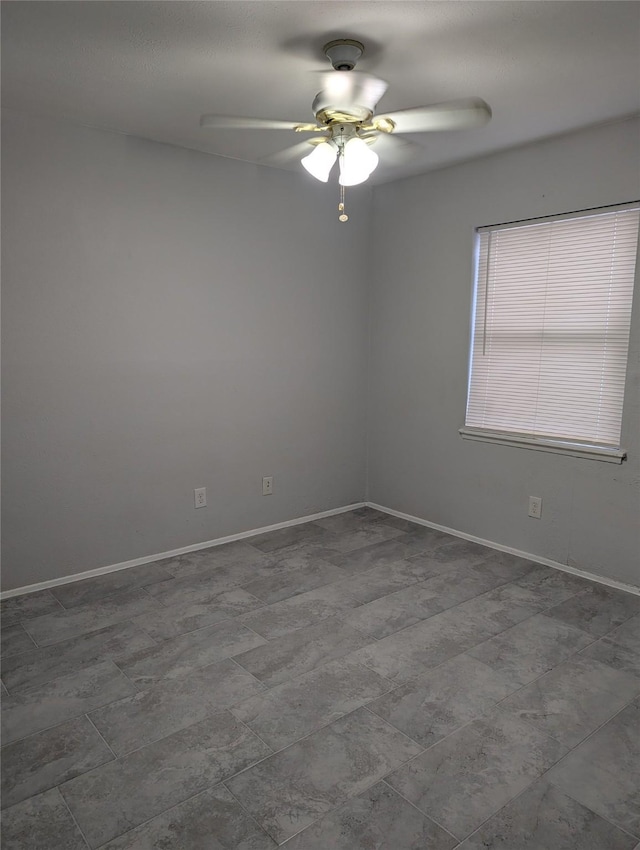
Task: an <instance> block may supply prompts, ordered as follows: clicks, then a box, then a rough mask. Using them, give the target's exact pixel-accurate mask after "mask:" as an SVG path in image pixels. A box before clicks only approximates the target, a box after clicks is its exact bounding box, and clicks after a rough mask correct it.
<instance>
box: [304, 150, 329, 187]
mask: <svg viewBox="0 0 640 850" xmlns="http://www.w3.org/2000/svg"><path fill="white" fill-rule="evenodd" d="M337 155H338V151H337V148H336V147H335V145H333V144H331V143H330V142H321V143H320V144H319V145H316V146H315V148H314V149H313V150H312V151H311V153H310V154H309V155H308V156H305V157H304V158H303V159H302V160H301V162H302V164H303V166H304V167H305V168H306V169H307V171H308V172H309V174H311V175H313V176H314V177H315V178H316V180H321V181H322V182H323V183H326V182H327V180H328V179H329V174H330V173H331V169H332V168H333V166H334V163H335V161H336V157H337Z"/></svg>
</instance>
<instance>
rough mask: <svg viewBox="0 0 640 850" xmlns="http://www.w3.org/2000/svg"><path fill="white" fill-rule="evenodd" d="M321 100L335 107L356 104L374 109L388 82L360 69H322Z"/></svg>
mask: <svg viewBox="0 0 640 850" xmlns="http://www.w3.org/2000/svg"><path fill="white" fill-rule="evenodd" d="M320 79H321V92H322V94H323V101H328V102H330V103H331V105H332V106H335V107H336V108H338V109H339V108H340V107H347V106H351V105H352V104H354V103H355V104H357V105H358V106H364V107H366V108H367V109H370V110H371V111H372V112H373V111H374V110H375V108H376V105H377V103H378V101H379V100H380V98H381V97H382V95H383V94H384V93H385V92H386V90H387V88H388V83H385V81H384V80H379V79H378V78H377V77H372V76H371V75H370V74H363V73H361V72H360V71H322V72H321V74H320Z"/></svg>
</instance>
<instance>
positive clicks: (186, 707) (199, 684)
mask: <svg viewBox="0 0 640 850" xmlns="http://www.w3.org/2000/svg"><path fill="white" fill-rule="evenodd" d="M263 690H264V685H261V684H260V683H259V682H258V681H257V680H256V679H254V677H253V676H251V675H250V674H249V673H247V672H246V671H245V670H243V669H242V668H241V667H238V665H237V664H234V663H233V661H231V660H224V661H220V662H217V663H216V664H211V665H210V666H208V667H202V668H200V669H199V670H195V671H194V672H193V673H189V674H187V675H185V676H180V678H178V679H169V680H167V681H165V682H161V683H160V684H159V685H156V686H155V687H154V688H149V690H146V691H140V692H139V693H136V694H135V695H133V696H131V697H127V698H126V699H122V700H119V701H118V702H114V703H112V704H111V705H107V706H105V707H104V708H103V709H100V710H98V711H94V712H92V713H91V714H90V718H91V720H92V721H93V723H95V725H96V727H97V728H98V731H99V732H100V734H101V735H102V736H103V737H104V739H105V740H106V742H107V743H108V744H109V746H110V747H111V749H112V750H113V751H114V752H115V754H116V755H118V756H120V755H122V754H123V753H128V752H131V750H134V749H137V748H138V747H142V746H145V745H146V744H149V743H151V742H152V741H157V740H158V739H160V738H163V737H164V736H165V735H170V734H172V733H173V732H176V731H178V730H179V729H184V728H185V726H189V725H190V724H192V723H198V722H199V721H201V720H204V718H205V717H208V716H209V715H210V714H213V713H214V712H216V711H221V710H222V709H224V708H228V707H229V706H230V705H233V704H234V703H236V702H239V701H240V700H243V699H246V698H247V697H250V696H253V695H255V694H257V693H260V692H261V691H263Z"/></svg>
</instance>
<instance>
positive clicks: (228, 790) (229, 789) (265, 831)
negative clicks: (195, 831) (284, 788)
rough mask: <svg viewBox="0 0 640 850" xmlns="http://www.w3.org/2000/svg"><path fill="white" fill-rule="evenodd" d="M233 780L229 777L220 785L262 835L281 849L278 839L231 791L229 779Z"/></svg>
mask: <svg viewBox="0 0 640 850" xmlns="http://www.w3.org/2000/svg"><path fill="white" fill-rule="evenodd" d="M236 775H237V774H234V776H236ZM232 778H233V777H231V776H229V777H227V778H226V779H224V780H223V781H222V782H221V783H220V784H221V785H222V786H223V787H224V788H225V789H226V791H227V792H228V793H229V794H231V796H232V797H233V799H234V800H235V801H236V803H237V804H238V805H239V806H240V808H241V809H242V811H243V812H244V813H245V815H246V816H247V817H248V818H250V820H251V821H253V823H255V825H256V826H257V827H258V829H259V830H260V832H261V833H264V834H265V835H266V836H267V837H268V838H270V839H271V840H272V841H273V842H274V843H275V844H276V846H277V847H280V846H281V845H280V844H279V843H278V841H277V839H276V838H275V837H274V836H273V835H272V834H271V833H270V832H268V831H267V830H266V829H265V827H264V826H262V824H261V823H259V822H258V821H257V820H256V818H254V816H253V815H252V814H251V812H250V811H249V810H248V809H247V808H246V807H245V806H244V805H243V803H242V802H241V801H240V800H239V799H238V798H237V797H236V795H235V794H234V793H233V791H232V790H231V788H229V786H228V785H227V782H228V781H229V779H232ZM288 840H289V839H287V841H288Z"/></svg>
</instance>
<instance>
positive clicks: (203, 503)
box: [193, 487, 207, 508]
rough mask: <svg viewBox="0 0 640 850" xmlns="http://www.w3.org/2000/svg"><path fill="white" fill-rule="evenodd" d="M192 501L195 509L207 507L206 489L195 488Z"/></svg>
mask: <svg viewBox="0 0 640 850" xmlns="http://www.w3.org/2000/svg"><path fill="white" fill-rule="evenodd" d="M193 501H194V504H195V506H196V508H206V507H207V488H206V487H197V488H196V489H195V490H194V491H193Z"/></svg>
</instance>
